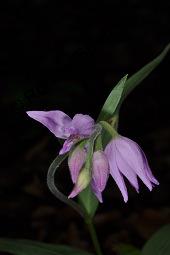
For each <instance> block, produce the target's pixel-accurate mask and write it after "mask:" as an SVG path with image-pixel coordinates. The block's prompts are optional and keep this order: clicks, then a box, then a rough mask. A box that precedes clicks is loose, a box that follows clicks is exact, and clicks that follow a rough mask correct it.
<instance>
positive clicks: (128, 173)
mask: <svg viewBox="0 0 170 255" xmlns="http://www.w3.org/2000/svg"><path fill="white" fill-rule="evenodd" d="M116 163H117V166H118V169H119V170H120V172H121V173H122V174H123V175H124V176H125V177H126V178H127V179H128V181H129V182H130V183H131V184H132V186H133V187H134V188H135V189H136V191H137V192H139V184H138V179H137V175H136V173H135V172H134V170H133V169H132V168H131V167H130V166H129V164H127V163H126V162H125V161H124V159H123V157H122V155H121V154H120V153H119V151H118V150H117V151H116Z"/></svg>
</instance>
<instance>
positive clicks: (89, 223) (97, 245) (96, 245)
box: [85, 217, 103, 255]
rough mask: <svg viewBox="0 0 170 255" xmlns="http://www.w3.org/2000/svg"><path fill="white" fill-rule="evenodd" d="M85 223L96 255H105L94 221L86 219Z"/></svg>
mask: <svg viewBox="0 0 170 255" xmlns="http://www.w3.org/2000/svg"><path fill="white" fill-rule="evenodd" d="M85 222H86V224H87V227H88V230H89V233H90V237H91V240H92V242H93V245H94V248H95V251H96V255H103V253H102V251H101V247H100V243H99V240H98V237H97V233H96V230H95V227H94V224H93V221H92V219H91V218H89V217H86V219H85Z"/></svg>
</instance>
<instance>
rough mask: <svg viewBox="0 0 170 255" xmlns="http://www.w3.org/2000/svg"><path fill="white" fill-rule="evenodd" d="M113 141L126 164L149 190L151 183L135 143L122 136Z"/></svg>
mask: <svg viewBox="0 0 170 255" xmlns="http://www.w3.org/2000/svg"><path fill="white" fill-rule="evenodd" d="M115 143H116V148H117V150H118V151H119V153H120V154H121V155H122V158H123V159H124V161H125V162H126V164H127V165H129V166H130V167H131V168H132V169H133V170H134V172H135V173H136V174H137V175H138V176H139V178H140V179H141V180H142V181H143V183H144V184H145V185H146V186H147V187H148V189H149V190H150V191H151V190H152V184H151V182H150V179H149V178H148V176H147V175H146V172H145V166H144V164H143V163H144V162H143V157H142V154H141V152H140V151H139V150H138V146H137V145H136V143H135V142H133V141H132V140H130V139H128V138H126V137H123V136H119V138H117V139H115Z"/></svg>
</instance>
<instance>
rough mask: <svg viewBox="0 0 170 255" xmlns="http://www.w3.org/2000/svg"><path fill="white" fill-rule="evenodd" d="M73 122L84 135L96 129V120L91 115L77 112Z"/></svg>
mask: <svg viewBox="0 0 170 255" xmlns="http://www.w3.org/2000/svg"><path fill="white" fill-rule="evenodd" d="M71 124H72V126H73V127H74V128H75V129H76V130H77V134H79V135H82V136H89V135H91V133H92V132H93V129H94V120H93V119H92V118H91V117H90V116H89V115H83V114H76V115H75V116H74V118H73V120H72V123H71Z"/></svg>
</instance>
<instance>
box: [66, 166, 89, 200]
mask: <svg viewBox="0 0 170 255" xmlns="http://www.w3.org/2000/svg"><path fill="white" fill-rule="evenodd" d="M90 180H91V176H90V172H89V169H87V168H83V169H82V170H81V172H80V174H79V176H78V179H77V182H76V184H75V186H74V188H73V190H72V192H71V193H70V195H69V196H68V198H73V197H75V196H76V195H77V194H78V193H80V192H81V191H82V190H84V189H85V188H86V187H87V186H88V184H89V183H90Z"/></svg>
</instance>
